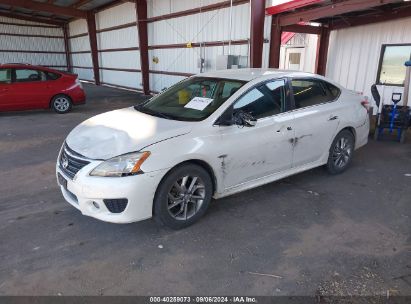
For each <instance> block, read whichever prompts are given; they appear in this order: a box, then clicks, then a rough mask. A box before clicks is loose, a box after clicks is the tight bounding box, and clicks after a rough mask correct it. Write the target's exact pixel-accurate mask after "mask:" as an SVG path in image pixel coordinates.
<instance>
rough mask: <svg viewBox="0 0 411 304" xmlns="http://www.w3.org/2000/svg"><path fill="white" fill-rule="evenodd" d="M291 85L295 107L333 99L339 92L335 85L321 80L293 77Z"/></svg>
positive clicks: (303, 106)
mask: <svg viewBox="0 0 411 304" xmlns="http://www.w3.org/2000/svg"><path fill="white" fill-rule="evenodd" d="M291 85H292V87H293V94H294V101H295V107H296V108H297V109H299V108H305V107H309V106H314V105H318V104H321V103H326V102H330V101H333V100H335V99H336V98H337V97H338V95H339V94H340V90H339V89H338V88H337V87H335V86H333V85H331V84H328V83H326V82H323V81H321V80H314V79H312V80H311V79H310V80H307V79H293V80H292V81H291Z"/></svg>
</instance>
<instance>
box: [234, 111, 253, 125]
mask: <svg viewBox="0 0 411 304" xmlns="http://www.w3.org/2000/svg"><path fill="white" fill-rule="evenodd" d="M234 121H235V123H236V124H237V125H239V126H244V127H255V125H256V124H257V119H256V118H255V117H254V116H253V115H251V114H250V113H246V112H243V111H239V112H237V113H235V114H234Z"/></svg>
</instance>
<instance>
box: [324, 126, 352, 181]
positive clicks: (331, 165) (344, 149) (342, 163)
mask: <svg viewBox="0 0 411 304" xmlns="http://www.w3.org/2000/svg"><path fill="white" fill-rule="evenodd" d="M353 153H354V135H353V134H352V133H351V132H350V131H348V130H343V131H341V132H340V133H338V134H337V136H336V137H335V139H334V141H333V143H332V145H331V148H330V153H329V156H328V162H327V170H328V172H329V173H331V174H339V173H342V172H344V171H345V170H346V169H347V168H348V166H349V164H350V163H351V160H352V155H353Z"/></svg>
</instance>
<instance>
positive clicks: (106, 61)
mask: <svg viewBox="0 0 411 304" xmlns="http://www.w3.org/2000/svg"><path fill="white" fill-rule="evenodd" d="M99 62H100V66H101V67H104V68H118V69H137V70H139V69H140V52H139V51H121V52H101V53H99Z"/></svg>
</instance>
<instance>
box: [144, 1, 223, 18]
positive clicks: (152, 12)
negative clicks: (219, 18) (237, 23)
mask: <svg viewBox="0 0 411 304" xmlns="http://www.w3.org/2000/svg"><path fill="white" fill-rule="evenodd" d="M222 1H224V0H196V1H193V0H160V1H159V0H148V1H147V8H148V15H149V17H155V16H160V15H165V14H170V13H175V12H179V11H184V10H189V9H193V8H196V7H200V6H206V5H210V4H215V3H220V2H222Z"/></svg>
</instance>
